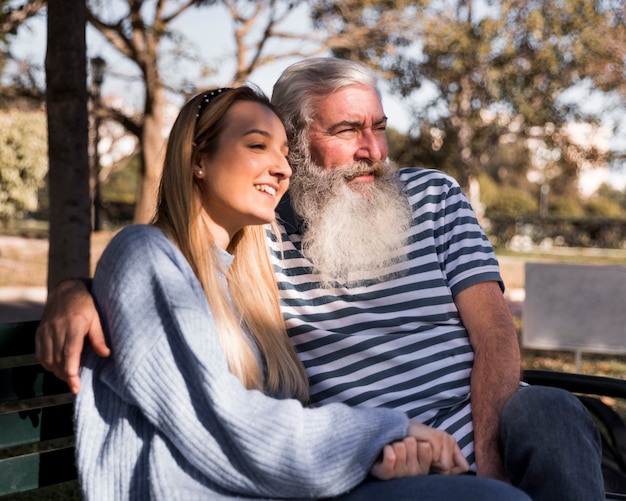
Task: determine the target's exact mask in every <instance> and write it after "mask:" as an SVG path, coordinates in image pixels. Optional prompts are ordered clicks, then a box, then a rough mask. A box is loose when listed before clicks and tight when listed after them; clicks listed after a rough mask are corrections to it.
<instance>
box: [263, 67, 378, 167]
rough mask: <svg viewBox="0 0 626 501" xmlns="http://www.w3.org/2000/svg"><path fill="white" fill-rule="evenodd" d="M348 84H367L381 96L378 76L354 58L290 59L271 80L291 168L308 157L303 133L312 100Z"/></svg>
mask: <svg viewBox="0 0 626 501" xmlns="http://www.w3.org/2000/svg"><path fill="white" fill-rule="evenodd" d="M349 85H363V86H366V87H370V88H372V89H374V90H375V91H376V93H377V94H378V96H379V97H380V96H381V94H380V90H379V89H378V79H377V78H376V75H375V74H374V73H373V72H372V71H370V70H369V69H368V68H366V67H365V66H363V65H361V64H359V63H355V62H354V61H349V60H347V59H338V58H334V57H315V58H310V59H305V60H303V61H299V62H297V63H294V64H292V65H291V66H289V67H288V68H287V69H286V70H285V71H283V74H282V75H281V76H280V78H279V79H278V81H277V82H276V83H275V84H274V88H273V91H272V104H273V105H274V107H275V108H276V110H277V111H278V114H279V115H280V117H281V118H282V120H283V122H284V124H285V129H286V131H287V138H288V140H289V147H290V153H289V160H290V162H291V164H292V167H293V168H297V166H298V164H299V163H300V161H301V160H302V159H303V158H307V157H308V153H309V148H308V143H307V141H306V136H307V132H308V126H309V124H310V123H311V120H312V119H313V114H314V107H313V100H314V99H316V98H320V97H321V98H323V97H326V96H329V95H330V94H332V93H333V92H335V91H337V90H339V89H341V88H343V87H347V86H349Z"/></svg>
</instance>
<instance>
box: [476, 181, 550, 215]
mask: <svg viewBox="0 0 626 501" xmlns="http://www.w3.org/2000/svg"><path fill="white" fill-rule="evenodd" d="M478 180H479V183H480V201H481V202H482V203H483V205H484V206H485V217H490V216H492V215H494V214H496V215H501V216H523V215H530V214H537V213H538V212H539V202H538V200H537V197H534V196H533V195H531V194H530V193H529V192H528V191H525V190H522V189H519V188H515V187H512V186H504V187H502V186H498V185H497V184H496V182H495V181H494V180H493V179H492V178H491V177H489V176H488V175H486V174H483V175H481V176H479V178H478Z"/></svg>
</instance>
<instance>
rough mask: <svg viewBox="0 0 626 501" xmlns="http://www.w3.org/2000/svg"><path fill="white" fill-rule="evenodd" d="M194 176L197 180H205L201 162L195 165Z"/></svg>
mask: <svg viewBox="0 0 626 501" xmlns="http://www.w3.org/2000/svg"><path fill="white" fill-rule="evenodd" d="M193 175H194V177H196V178H197V179H203V178H204V168H203V167H202V163H201V162H196V165H194V167H193Z"/></svg>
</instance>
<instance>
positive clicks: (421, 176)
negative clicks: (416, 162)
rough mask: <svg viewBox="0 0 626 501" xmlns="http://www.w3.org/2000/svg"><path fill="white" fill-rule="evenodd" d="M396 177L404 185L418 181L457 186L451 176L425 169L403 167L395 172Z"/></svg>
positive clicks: (435, 170)
mask: <svg viewBox="0 0 626 501" xmlns="http://www.w3.org/2000/svg"><path fill="white" fill-rule="evenodd" d="M396 176H397V177H398V179H400V181H402V182H404V183H409V182H413V181H420V182H427V183H445V184H452V185H454V184H458V183H457V181H456V180H455V179H454V178H453V177H452V176H451V175H449V174H446V173H445V172H443V171H440V170H437V169H427V168H424V167H403V168H401V169H398V170H397V171H396Z"/></svg>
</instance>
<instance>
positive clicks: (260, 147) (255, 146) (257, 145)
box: [250, 143, 265, 150]
mask: <svg viewBox="0 0 626 501" xmlns="http://www.w3.org/2000/svg"><path fill="white" fill-rule="evenodd" d="M250 148H253V149H256V150H264V149H265V144H263V143H253V144H251V145H250Z"/></svg>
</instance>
